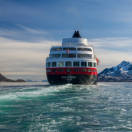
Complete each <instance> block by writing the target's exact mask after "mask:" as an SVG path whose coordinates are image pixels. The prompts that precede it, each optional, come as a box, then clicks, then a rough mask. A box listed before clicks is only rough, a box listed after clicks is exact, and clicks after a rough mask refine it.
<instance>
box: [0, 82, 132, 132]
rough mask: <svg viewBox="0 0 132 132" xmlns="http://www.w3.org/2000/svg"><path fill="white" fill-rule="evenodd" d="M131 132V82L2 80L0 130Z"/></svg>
mask: <svg viewBox="0 0 132 132" xmlns="http://www.w3.org/2000/svg"><path fill="white" fill-rule="evenodd" d="M118 131H119V132H128V131H132V83H130V82H127V83H98V84H97V85H72V84H67V85H58V86H51V85H49V84H48V83H46V82H41V83H39V82H36V83H35V82H34V83H0V132H118Z"/></svg>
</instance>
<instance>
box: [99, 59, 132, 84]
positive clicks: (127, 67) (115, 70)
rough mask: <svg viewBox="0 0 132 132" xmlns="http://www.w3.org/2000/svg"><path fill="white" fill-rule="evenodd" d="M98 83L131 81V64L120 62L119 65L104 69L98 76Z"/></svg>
mask: <svg viewBox="0 0 132 132" xmlns="http://www.w3.org/2000/svg"><path fill="white" fill-rule="evenodd" d="M98 80H99V81H110V82H113V81H132V63H130V62H128V61H122V62H121V63H120V64H119V65H117V66H115V67H111V68H106V69H104V70H103V71H102V72H100V73H99V75H98Z"/></svg>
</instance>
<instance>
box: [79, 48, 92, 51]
mask: <svg viewBox="0 0 132 132" xmlns="http://www.w3.org/2000/svg"><path fill="white" fill-rule="evenodd" d="M77 50H78V51H92V49H91V48H77Z"/></svg>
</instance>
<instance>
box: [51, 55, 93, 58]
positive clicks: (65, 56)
mask: <svg viewBox="0 0 132 132" xmlns="http://www.w3.org/2000/svg"><path fill="white" fill-rule="evenodd" d="M50 57H52V58H60V57H62V58H76V57H77V58H92V54H50Z"/></svg>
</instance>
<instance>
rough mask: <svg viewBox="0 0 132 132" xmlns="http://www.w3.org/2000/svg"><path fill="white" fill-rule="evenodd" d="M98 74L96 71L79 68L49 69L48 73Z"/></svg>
mask: <svg viewBox="0 0 132 132" xmlns="http://www.w3.org/2000/svg"><path fill="white" fill-rule="evenodd" d="M64 71H66V72H72V71H74V72H97V71H96V70H95V69H78V68H75V69H66V70H65V69H48V70H47V72H64Z"/></svg>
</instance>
